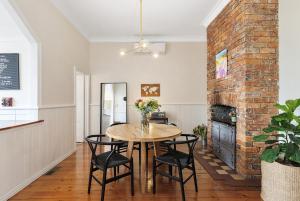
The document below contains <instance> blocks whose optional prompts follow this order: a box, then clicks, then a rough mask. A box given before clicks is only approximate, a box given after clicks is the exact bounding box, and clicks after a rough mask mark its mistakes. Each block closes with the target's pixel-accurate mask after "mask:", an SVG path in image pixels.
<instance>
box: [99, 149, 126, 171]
mask: <svg viewBox="0 0 300 201" xmlns="http://www.w3.org/2000/svg"><path fill="white" fill-rule="evenodd" d="M111 152H112V151H108V152H104V153H101V154H99V155H97V156H96V161H93V163H94V164H95V165H96V166H97V167H98V168H100V169H101V170H103V169H104V164H105V160H106V159H107V157H108V156H109V154H111ZM129 162H130V160H129V159H128V158H126V157H125V156H123V155H121V154H118V153H114V154H113V155H112V156H111V158H110V160H109V162H108V166H107V168H112V167H117V166H120V165H124V164H126V163H129Z"/></svg>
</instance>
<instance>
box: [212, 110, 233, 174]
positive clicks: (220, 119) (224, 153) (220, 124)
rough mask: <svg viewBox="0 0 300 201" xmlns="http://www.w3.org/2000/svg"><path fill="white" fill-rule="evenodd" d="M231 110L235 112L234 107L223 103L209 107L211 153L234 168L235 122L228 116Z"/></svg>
mask: <svg viewBox="0 0 300 201" xmlns="http://www.w3.org/2000/svg"><path fill="white" fill-rule="evenodd" d="M232 112H234V113H236V109H235V108H234V107H230V106H225V105H213V106H212V107H211V120H212V128H211V131H212V132H211V134H212V148H213V153H214V154H215V155H216V156H217V157H218V158H219V159H220V160H222V161H224V162H225V163H226V164H227V165H228V166H229V167H230V168H232V169H235V161H236V160H235V159H236V122H232V119H231V116H230V113H232Z"/></svg>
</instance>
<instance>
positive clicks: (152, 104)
mask: <svg viewBox="0 0 300 201" xmlns="http://www.w3.org/2000/svg"><path fill="white" fill-rule="evenodd" d="M134 106H135V107H136V108H137V109H138V110H139V111H140V112H141V115H142V120H141V122H142V125H143V126H145V127H148V126H149V115H150V113H152V112H155V111H156V110H158V108H159V107H160V105H159V104H158V101H157V100H154V99H147V100H143V99H138V100H137V101H135V103H134Z"/></svg>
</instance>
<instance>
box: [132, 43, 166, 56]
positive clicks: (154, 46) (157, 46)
mask: <svg viewBox="0 0 300 201" xmlns="http://www.w3.org/2000/svg"><path fill="white" fill-rule="evenodd" d="M133 45H134V53H135V54H153V53H157V54H160V55H163V54H166V43H149V44H148V47H147V48H146V49H139V48H136V47H137V46H138V43H134V44H133Z"/></svg>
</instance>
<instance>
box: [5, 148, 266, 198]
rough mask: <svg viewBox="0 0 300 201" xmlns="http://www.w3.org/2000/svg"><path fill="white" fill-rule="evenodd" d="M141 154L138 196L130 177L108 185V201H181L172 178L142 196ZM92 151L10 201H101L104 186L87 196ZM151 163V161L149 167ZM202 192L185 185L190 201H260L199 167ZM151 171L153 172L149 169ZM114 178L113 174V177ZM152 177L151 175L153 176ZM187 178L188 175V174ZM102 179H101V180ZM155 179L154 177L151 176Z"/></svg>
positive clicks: (255, 192) (254, 194) (159, 180)
mask: <svg viewBox="0 0 300 201" xmlns="http://www.w3.org/2000/svg"><path fill="white" fill-rule="evenodd" d="M137 158H138V157H137V154H136V152H135V153H134V159H135V196H134V197H132V196H131V195H130V180H129V179H130V177H127V178H123V179H121V180H119V181H118V182H114V183H110V184H108V185H107V188H106V192H105V201H150V200H151V201H153V200H157V201H181V194H180V188H179V183H178V182H175V181H172V182H170V181H169V179H168V178H162V177H158V178H157V193H156V195H152V191H151V187H152V186H151V183H152V181H151V179H149V180H148V187H147V191H146V192H145V193H141V190H140V182H139V171H138V160H137ZM89 160H90V151H89V149H88V146H87V145H86V144H79V145H78V146H77V152H76V153H75V154H73V155H72V156H70V157H69V158H67V159H66V160H64V161H63V162H62V163H60V164H59V165H58V166H57V168H56V171H54V172H53V173H52V174H49V175H44V176H42V177H40V178H39V179H38V180H36V181H35V182H33V183H32V184H31V185H29V186H28V187H26V188H25V189H24V190H23V191H21V192H20V193H18V194H17V195H15V196H14V197H13V198H11V199H10V201H14V200H27V201H29V200H30V201H71V200H72V201H94V200H97V201H98V200H100V185H98V184H97V183H96V182H93V183H92V191H91V194H90V195H88V193H87V182H88V171H89ZM150 162H151V160H150V159H149V163H150ZM196 169H197V176H198V185H199V192H198V193H196V192H195V191H194V183H193V180H192V179H191V180H190V181H188V182H187V183H186V185H185V192H186V200H187V201H196V200H197V201H260V200H261V199H260V196H259V194H260V192H259V191H258V190H257V189H255V188H245V187H231V186H227V185H225V184H223V183H222V182H220V181H214V180H213V179H212V178H211V177H210V176H209V175H208V174H207V173H206V171H205V170H204V169H203V168H202V167H201V166H200V165H199V164H198V163H197V165H196ZM149 171H151V168H150V169H149ZM109 174H111V173H109ZM149 174H150V173H149ZM186 176H187V174H186ZM99 177H100V176H99ZM150 178H151V175H150Z"/></svg>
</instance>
